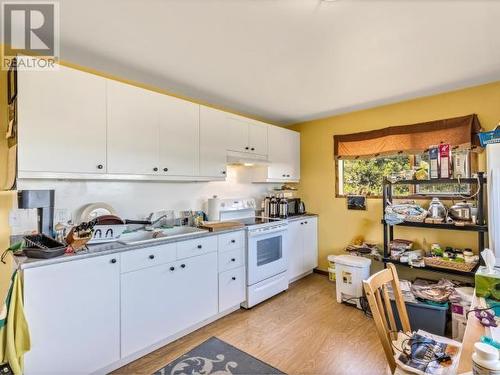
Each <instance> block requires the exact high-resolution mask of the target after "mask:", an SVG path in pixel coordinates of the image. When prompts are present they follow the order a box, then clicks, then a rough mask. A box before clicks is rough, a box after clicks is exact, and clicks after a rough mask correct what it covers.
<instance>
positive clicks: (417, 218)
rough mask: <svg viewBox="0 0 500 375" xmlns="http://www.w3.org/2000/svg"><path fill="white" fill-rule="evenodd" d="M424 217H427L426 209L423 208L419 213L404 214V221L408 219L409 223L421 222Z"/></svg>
mask: <svg viewBox="0 0 500 375" xmlns="http://www.w3.org/2000/svg"><path fill="white" fill-rule="evenodd" d="M426 217H427V211H425V210H424V211H423V212H422V213H421V214H419V215H406V216H405V221H408V222H410V223H423V222H424V220H425V218H426Z"/></svg>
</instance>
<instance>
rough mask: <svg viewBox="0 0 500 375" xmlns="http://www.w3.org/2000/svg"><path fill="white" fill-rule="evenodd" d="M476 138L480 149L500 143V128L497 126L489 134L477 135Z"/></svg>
mask: <svg viewBox="0 0 500 375" xmlns="http://www.w3.org/2000/svg"><path fill="white" fill-rule="evenodd" d="M478 136H479V141H480V142H481V147H486V145H489V144H491V143H500V126H497V127H496V129H495V130H491V131H489V132H481V133H478Z"/></svg>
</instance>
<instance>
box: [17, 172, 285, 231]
mask: <svg viewBox="0 0 500 375" xmlns="http://www.w3.org/2000/svg"><path fill="white" fill-rule="evenodd" d="M250 177H251V168H248V167H240V166H229V167H228V170H227V178H226V181H216V182H192V183H191V182H153V181H149V182H143V181H132V182H131V181H70V180H29V179H24V180H19V181H18V190H27V189H55V191H56V195H55V197H56V202H55V206H56V209H68V210H70V212H71V215H73V219H74V220H75V219H77V218H76V217H75V215H77V214H78V211H79V210H80V209H81V207H82V206H84V205H85V204H88V203H93V202H106V203H108V204H110V205H111V206H113V207H114V208H115V209H116V210H117V211H118V214H119V215H120V216H121V217H122V218H128V219H135V218H144V217H146V216H147V215H148V214H149V213H150V212H153V211H158V210H160V209H169V210H175V211H179V210H189V209H192V210H200V209H202V210H206V202H207V199H208V198H211V197H212V196H213V195H218V196H219V197H222V198H243V197H245V198H246V197H250V198H256V199H257V200H258V202H257V203H258V204H259V205H260V200H261V199H262V197H263V195H264V194H265V193H266V192H267V191H268V190H270V189H272V188H273V187H275V186H277V185H273V184H252V183H251V182H250ZM258 207H259V206H258ZM14 211H16V210H14ZM19 211H22V210H19ZM24 220H26V219H24ZM35 222H36V221H35ZM32 223H33V221H31V224H30V225H32ZM19 224H20V225H18V226H17V227H18V230H16V232H19V231H24V230H26V229H25V227H26V225H21V223H19ZM23 227H24V228H23Z"/></svg>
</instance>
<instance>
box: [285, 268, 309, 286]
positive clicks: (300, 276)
mask: <svg viewBox="0 0 500 375" xmlns="http://www.w3.org/2000/svg"><path fill="white" fill-rule="evenodd" d="M313 272H314V271H313V270H310V271H307V272H304V273H303V274H302V275H299V276H296V277H294V278H293V279H290V280H289V281H288V283H289V284H291V283H293V282H295V281H297V280H300V279H302V278H303V277H306V276H307V275H310V274H311V273H313Z"/></svg>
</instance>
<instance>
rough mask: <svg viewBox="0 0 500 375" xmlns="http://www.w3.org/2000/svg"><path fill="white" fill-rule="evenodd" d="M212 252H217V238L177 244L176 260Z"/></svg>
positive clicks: (205, 238)
mask: <svg viewBox="0 0 500 375" xmlns="http://www.w3.org/2000/svg"><path fill="white" fill-rule="evenodd" d="M212 251H217V236H212V237H203V238H200V239H196V240H189V241H183V242H178V243H177V259H182V258H189V257H192V256H196V255H201V254H206V253H210V252H212Z"/></svg>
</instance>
